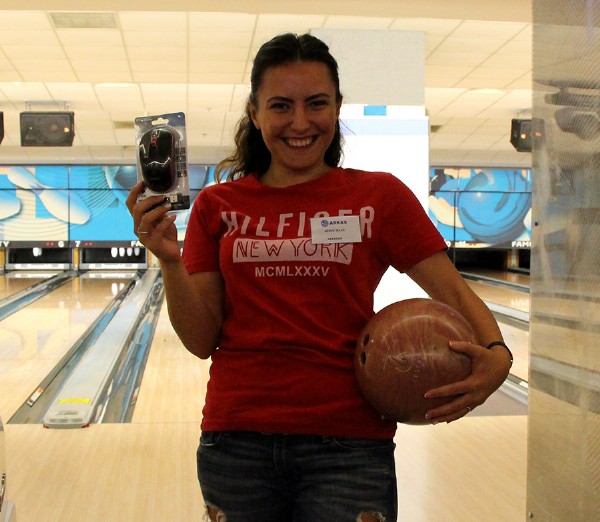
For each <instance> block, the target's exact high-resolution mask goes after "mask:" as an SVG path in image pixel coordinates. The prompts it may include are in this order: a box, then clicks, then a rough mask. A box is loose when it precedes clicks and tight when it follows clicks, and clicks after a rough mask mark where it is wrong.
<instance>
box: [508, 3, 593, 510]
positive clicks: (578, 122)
mask: <svg viewBox="0 0 600 522" xmlns="http://www.w3.org/2000/svg"><path fill="white" fill-rule="evenodd" d="M533 7H534V9H533V96H534V99H533V129H534V142H533V154H532V162H533V173H532V177H533V193H532V194H533V204H532V205H533V211H532V236H533V237H532V250H531V288H530V291H531V293H530V323H529V326H530V375H529V419H528V437H529V442H528V451H527V453H528V463H527V469H528V480H527V510H528V513H527V516H528V518H529V519H532V520H534V521H535V520H544V521H545V520H557V521H591V520H600V51H599V50H600V4H599V3H598V2H593V1H584V0H534V2H533ZM507 458H510V455H507Z"/></svg>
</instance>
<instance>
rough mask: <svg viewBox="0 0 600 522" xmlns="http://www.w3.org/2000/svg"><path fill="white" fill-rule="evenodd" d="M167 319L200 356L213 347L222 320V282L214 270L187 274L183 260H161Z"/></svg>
mask: <svg viewBox="0 0 600 522" xmlns="http://www.w3.org/2000/svg"><path fill="white" fill-rule="evenodd" d="M160 265H161V271H162V276H163V282H164V288H165V296H166V300H167V310H168V313H169V319H170V321H171V324H172V325H173V328H174V330H175V332H176V333H177V335H178V336H179V338H180V339H181V341H182V343H183V345H184V346H185V348H186V349H187V350H188V351H190V352H191V353H193V354H194V355H196V356H197V357H200V358H201V359H206V358H208V357H210V355H211V354H212V353H213V351H214V350H215V349H216V347H217V345H218V342H219V337H220V333H221V324H222V291H223V287H222V282H221V278H220V275H219V274H218V273H201V274H194V275H190V274H188V272H187V270H186V268H185V266H184V264H183V262H182V261H181V260H178V261H176V262H168V263H167V262H163V261H161V263H160Z"/></svg>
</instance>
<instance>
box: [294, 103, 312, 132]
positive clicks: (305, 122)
mask: <svg viewBox="0 0 600 522" xmlns="http://www.w3.org/2000/svg"><path fill="white" fill-rule="evenodd" d="M309 127H310V119H309V116H308V113H307V111H306V109H305V108H304V107H296V108H295V109H294V112H293V114H292V121H291V124H290V129H291V130H293V131H294V132H297V133H301V132H303V131H306V130H307V129H308V128H309Z"/></svg>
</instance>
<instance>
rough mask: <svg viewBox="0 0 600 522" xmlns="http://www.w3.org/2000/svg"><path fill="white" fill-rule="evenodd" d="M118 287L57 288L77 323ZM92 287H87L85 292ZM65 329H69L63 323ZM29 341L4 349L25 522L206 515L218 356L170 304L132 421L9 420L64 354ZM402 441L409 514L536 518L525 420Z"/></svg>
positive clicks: (14, 469)
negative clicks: (195, 339) (200, 457)
mask: <svg viewBox="0 0 600 522" xmlns="http://www.w3.org/2000/svg"><path fill="white" fill-rule="evenodd" d="M112 284H113V283H110V282H109V283H106V285H105V286H102V285H101V284H92V283H90V282H85V284H80V285H73V286H72V288H71V291H72V292H73V295H72V296H71V297H70V298H69V297H68V296H65V295H64V294H60V293H59V294H57V295H58V296H59V297H60V296H62V297H60V298H61V299H62V303H63V304H62V305H60V306H62V309H63V310H64V309H65V308H68V307H69V306H70V305H69V303H73V306H74V308H73V310H72V311H71V312H70V313H69V314H66V315H67V317H70V318H79V317H81V316H82V315H83V313H84V312H82V311H81V310H82V309H85V308H86V306H89V307H91V308H94V305H93V304H92V302H95V303H96V304H95V311H94V312H93V313H97V312H98V310H99V309H101V308H102V307H103V306H104V302H105V301H106V300H107V299H108V297H109V295H110V294H111V292H113V291H114V286H113V287H112V290H111V286H112ZM82 287H83V289H84V290H85V291H84V292H82V294H81V295H79V294H77V292H80V291H81V288H82ZM100 287H101V288H100ZM94 288H96V289H94ZM93 289H94V290H93ZM76 294H77V298H75V297H73V296H75V295H76ZM75 301H77V302H78V304H75ZM56 305H57V304H56V303H55V304H54V306H56ZM31 306H33V305H31ZM38 306H39V305H38ZM28 308H29V307H28ZM32 310H34V309H33V308H32ZM30 312H31V310H30ZM19 313H20V312H19ZM90 313H92V312H90ZM15 315H17V314H15ZM40 317H43V314H42V313H41V312H39V311H38V312H35V313H34V314H33V316H32V315H28V314H25V315H22V316H21V320H22V321H23V323H22V324H21V325H20V326H19V325H18V324H17V323H12V326H11V327H10V330H11V331H12V333H10V332H9V333H10V335H13V336H14V335H16V334H15V333H14V331H13V330H14V329H19V331H20V333H19V335H20V336H21V338H22V339H25V341H27V342H28V343H31V342H33V340H32V339H33V338H34V337H35V338H37V339H38V341H39V339H42V337H40V335H38V336H37V337H36V336H35V335H33V334H32V333H30V334H25V333H23V332H24V331H27V329H29V330H31V328H32V320H35V319H36V318H37V319H38V321H39V318H40ZM58 319H60V320H63V319H64V318H63V317H62V316H61V315H59V316H58ZM54 320H57V317H54ZM15 321H17V319H15ZM60 328H61V330H65V327H64V325H63V326H61V327H60ZM80 330H81V327H80V326H78V325H76V326H75V327H74V328H73V329H72V331H69V330H68V329H67V331H69V332H70V334H69V335H66V333H63V337H62V338H63V340H64V341H66V340H68V339H70V338H71V335H74V332H79V331H80ZM6 335H9V334H6ZM46 337H51V336H46ZM5 340H7V339H5ZM50 341H52V340H51V339H50ZM0 342H2V339H0ZM39 342H41V341H39ZM47 344H48V343H47ZM19 346H20V348H19V349H17V348H12V349H11V350H9V349H8V348H7V347H6V345H4V344H3V342H2V344H0V369H1V368H4V369H6V368H11V371H10V372H9V373H11V375H12V378H11V379H10V380H5V381H2V379H1V378H0V407H2V408H3V409H2V410H1V411H0V415H1V416H2V418H3V420H4V422H5V435H6V452H7V471H8V490H7V498H8V499H9V500H12V501H13V502H15V504H16V510H17V520H18V522H121V521H122V522H138V521H139V522H142V521H143V522H164V521H168V522H192V521H194V522H196V521H201V520H203V512H204V509H203V502H202V497H201V494H200V490H199V487H198V482H197V479H196V469H195V452H196V447H197V443H198V437H199V435H200V429H199V424H200V415H201V408H202V402H203V397H204V392H205V388H206V381H207V376H208V367H209V363H208V362H206V361H201V360H198V359H196V358H195V357H193V356H192V355H190V354H188V353H187V352H186V351H185V350H184V349H183V348H182V347H181V345H180V343H179V342H178V340H177V338H176V336H175V334H174V333H173V331H172V329H171V327H170V324H169V321H168V318H167V316H166V308H165V307H163V310H162V312H161V315H160V318H159V321H158V325H157V330H156V333H155V336H154V341H153V345H152V349H151V352H150V356H149V360H148V364H147V367H146V371H145V374H144V379H143V382H142V388H141V390H140V394H139V399H138V405H137V407H136V410H135V414H134V418H133V422H131V423H129V424H102V425H92V426H90V427H88V428H85V429H79V430H48V429H44V428H42V427H41V426H39V425H14V424H8V423H7V420H8V418H9V417H10V415H12V413H13V412H14V410H15V409H16V407H17V405H18V404H20V403H21V402H22V401H23V400H24V397H26V395H27V393H28V392H30V391H31V389H32V382H33V383H37V382H39V375H40V374H41V373H43V371H44V370H45V369H46V368H48V367H51V366H52V360H53V359H54V358H56V357H58V355H57V354H55V351H56V350H55V348H54V347H55V346H56V342H50V347H52V350H50V349H48V350H44V347H43V346H39V345H38V346H37V347H34V346H32V345H31V344H27V343H23V344H21V345H19ZM515 352H516V357H517V359H519V360H521V359H525V361H521V362H520V364H522V366H523V367H524V368H526V366H527V365H526V358H527V354H526V348H523V349H521V348H520V349H518V350H515ZM36 359H43V364H41V363H39V364H33V362H32V361H35V360H36ZM20 367H21V369H19V368H20ZM28 372H30V373H33V374H34V375H33V377H31V376H30V375H28ZM19 376H20V377H22V378H20V377H19ZM396 443H397V450H396V455H397V469H398V490H399V492H398V494H399V513H400V514H399V519H398V520H399V521H408V522H454V521H456V522H471V521H473V522H475V521H478V522H479V521H486V522H496V521H497V522H512V521H519V520H524V519H525V518H526V517H525V491H526V445H527V417H526V416H525V415H507V416H485V415H482V416H475V415H473V416H469V417H466V418H464V419H461V420H460V421H458V422H455V423H452V424H449V425H438V426H403V425H400V426H399V428H398V433H397V436H396ZM332 522H336V521H332Z"/></svg>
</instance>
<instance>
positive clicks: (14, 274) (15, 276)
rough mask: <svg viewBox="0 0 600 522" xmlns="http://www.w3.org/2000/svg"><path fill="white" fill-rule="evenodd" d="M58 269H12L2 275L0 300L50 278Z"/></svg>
mask: <svg viewBox="0 0 600 522" xmlns="http://www.w3.org/2000/svg"><path fill="white" fill-rule="evenodd" d="M57 273H58V272H56V271H48V272H46V271H11V272H5V273H4V274H2V275H0V300H2V299H6V298H7V297H11V296H13V295H15V294H17V293H19V292H21V291H22V290H26V289H27V288H29V287H31V286H33V285H35V284H37V283H40V282H42V281H45V280H47V279H50V278H51V277H53V276H55V275H56V274H57Z"/></svg>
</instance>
